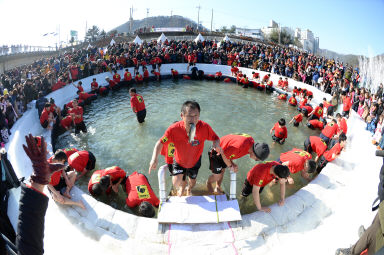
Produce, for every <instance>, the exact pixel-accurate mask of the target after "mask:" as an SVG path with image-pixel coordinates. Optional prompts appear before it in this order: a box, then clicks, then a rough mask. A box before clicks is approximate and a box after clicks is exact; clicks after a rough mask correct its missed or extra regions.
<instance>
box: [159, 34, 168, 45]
mask: <svg viewBox="0 0 384 255" xmlns="http://www.w3.org/2000/svg"><path fill="white" fill-rule="evenodd" d="M166 40H168V38H167V37H166V36H165V34H164V33H161V35H160V37H159V38H158V39H157V42H158V43H160V42H161V43H164V42H165V41H166Z"/></svg>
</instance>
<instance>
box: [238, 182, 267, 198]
mask: <svg viewBox="0 0 384 255" xmlns="http://www.w3.org/2000/svg"><path fill="white" fill-rule="evenodd" d="M263 189H264V187H260V190H259V194H260V193H261V192H262V191H263ZM252 190H253V186H252V185H251V184H250V183H249V182H248V180H247V179H245V181H244V184H243V189H242V190H241V195H242V196H243V197H247V196H249V194H251V193H252Z"/></svg>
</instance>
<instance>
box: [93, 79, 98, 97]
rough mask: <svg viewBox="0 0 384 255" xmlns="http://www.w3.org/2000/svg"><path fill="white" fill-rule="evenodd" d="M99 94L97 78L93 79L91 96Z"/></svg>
mask: <svg viewBox="0 0 384 255" xmlns="http://www.w3.org/2000/svg"><path fill="white" fill-rule="evenodd" d="M97 93H99V84H98V83H97V81H96V78H93V79H92V82H91V94H97Z"/></svg>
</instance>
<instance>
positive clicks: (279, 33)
mask: <svg viewBox="0 0 384 255" xmlns="http://www.w3.org/2000/svg"><path fill="white" fill-rule="evenodd" d="M280 34H281V25H280V23H279V44H280V40H281V38H280Z"/></svg>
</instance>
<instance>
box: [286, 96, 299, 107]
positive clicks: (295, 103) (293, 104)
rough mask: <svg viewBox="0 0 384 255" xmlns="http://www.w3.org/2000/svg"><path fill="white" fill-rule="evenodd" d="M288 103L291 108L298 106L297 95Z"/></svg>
mask: <svg viewBox="0 0 384 255" xmlns="http://www.w3.org/2000/svg"><path fill="white" fill-rule="evenodd" d="M288 103H289V104H290V105H291V106H296V105H297V99H296V94H292V96H291V97H290V98H289V99H288Z"/></svg>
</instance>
